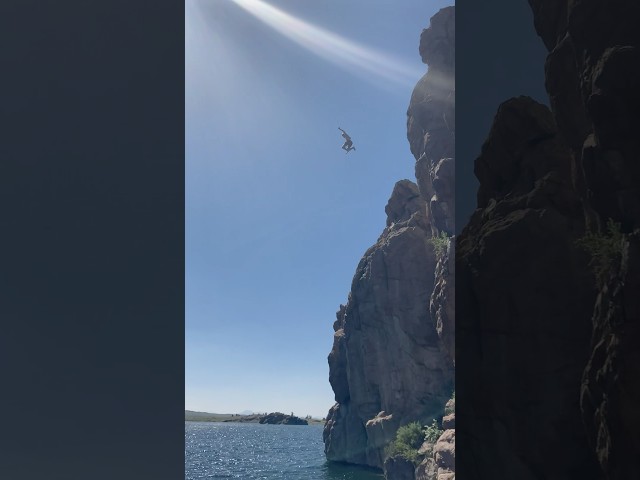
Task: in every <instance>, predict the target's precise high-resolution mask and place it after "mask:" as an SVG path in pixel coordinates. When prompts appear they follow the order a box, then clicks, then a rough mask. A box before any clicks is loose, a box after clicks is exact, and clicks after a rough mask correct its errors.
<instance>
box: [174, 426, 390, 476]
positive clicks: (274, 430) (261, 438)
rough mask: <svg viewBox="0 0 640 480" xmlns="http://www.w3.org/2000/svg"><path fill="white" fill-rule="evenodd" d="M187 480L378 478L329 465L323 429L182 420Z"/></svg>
mask: <svg viewBox="0 0 640 480" xmlns="http://www.w3.org/2000/svg"><path fill="white" fill-rule="evenodd" d="M184 427H185V480H201V479H215V478H239V479H242V480H381V479H383V478H384V477H383V476H382V475H380V474H377V473H373V472H371V471H369V470H363V469H358V468H356V467H350V466H345V465H337V464H333V463H328V462H327V461H326V458H325V456H324V444H323V443H322V425H308V426H306V425H260V424H255V423H209V422H185V424H184Z"/></svg>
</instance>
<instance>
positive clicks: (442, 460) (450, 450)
mask: <svg viewBox="0 0 640 480" xmlns="http://www.w3.org/2000/svg"><path fill="white" fill-rule="evenodd" d="M451 416H453V415H450V416H449V417H451ZM445 418H446V417H445ZM452 422H453V423H454V424H455V417H454V419H453V420H451V419H449V421H448V424H449V425H451V423H452ZM444 425H445V423H444V421H443V428H444ZM455 445H456V431H455V429H453V428H449V429H446V430H445V431H444V432H443V433H442V435H440V437H439V438H438V440H436V442H435V443H431V442H429V441H425V442H424V443H423V444H422V446H421V447H420V449H419V450H418V454H419V455H421V456H423V459H422V461H421V462H420V464H419V465H418V467H417V468H416V470H415V478H416V480H449V479H453V478H455V472H456V451H455V450H456V448H455Z"/></svg>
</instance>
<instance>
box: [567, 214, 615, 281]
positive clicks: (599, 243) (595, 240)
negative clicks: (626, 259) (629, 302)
mask: <svg viewBox="0 0 640 480" xmlns="http://www.w3.org/2000/svg"><path fill="white" fill-rule="evenodd" d="M624 242H625V235H624V233H622V231H621V229H620V224H619V223H616V222H614V221H613V219H611V218H610V219H609V221H608V222H607V228H606V231H605V232H597V233H592V232H589V233H587V234H586V235H585V236H584V237H583V238H581V239H579V240H577V241H576V244H577V245H578V246H579V247H581V248H582V249H584V250H586V251H587V253H588V254H589V255H591V261H590V265H591V267H592V268H593V273H594V274H595V276H596V280H597V281H598V283H600V284H602V283H604V282H605V281H606V279H607V276H608V275H609V274H610V273H611V272H612V270H613V269H615V268H617V265H619V263H620V260H621V258H622V251H623V249H624Z"/></svg>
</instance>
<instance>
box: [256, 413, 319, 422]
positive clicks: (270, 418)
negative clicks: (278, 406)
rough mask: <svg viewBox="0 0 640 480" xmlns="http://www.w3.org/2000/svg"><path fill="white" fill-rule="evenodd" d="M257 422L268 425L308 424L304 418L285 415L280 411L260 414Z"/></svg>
mask: <svg viewBox="0 0 640 480" xmlns="http://www.w3.org/2000/svg"><path fill="white" fill-rule="evenodd" d="M259 423H262V424H268V425H309V422H307V421H306V420H304V419H302V418H299V417H296V416H294V415H285V414H284V413H280V412H273V413H268V414H267V415H261V416H260V420H259Z"/></svg>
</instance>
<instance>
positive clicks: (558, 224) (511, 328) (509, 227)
mask: <svg viewBox="0 0 640 480" xmlns="http://www.w3.org/2000/svg"><path fill="white" fill-rule="evenodd" d="M514 127H517V128H514ZM570 158H571V154H570V151H569V149H568V148H567V147H566V146H565V144H564V143H563V140H562V138H561V137H560V136H559V135H558V132H557V129H556V126H555V122H554V120H553V117H552V116H551V114H550V112H549V111H548V110H547V109H546V107H544V106H543V105H541V104H538V103H536V102H534V101H533V100H531V99H529V98H527V97H520V98H516V99H511V100H509V101H507V102H505V103H504V104H503V105H501V106H500V108H499V109H498V113H497V114H496V118H495V120H494V123H493V126H492V128H491V131H490V134H489V138H488V139H487V141H486V142H485V145H484V146H483V148H482V153H481V155H480V157H479V158H478V159H477V160H476V173H477V176H478V178H479V180H480V188H479V192H480V193H479V195H478V201H479V204H480V206H481V207H483V208H479V209H478V210H476V211H475V212H474V214H473V216H472V218H471V220H470V222H469V224H468V225H467V226H466V227H465V228H464V230H463V232H462V233H461V235H460V236H459V237H458V242H457V248H456V250H457V252H456V253H457V258H456V276H457V278H458V281H457V292H456V296H457V300H458V302H457V304H456V308H457V310H456V317H457V331H456V348H457V350H458V352H462V353H461V354H460V355H459V356H458V363H457V365H456V369H457V371H456V375H457V379H458V381H457V388H456V389H457V392H456V393H457V394H458V396H459V399H460V400H459V401H460V402H463V403H461V404H460V405H462V408H461V409H458V411H457V412H456V415H457V416H458V417H459V418H458V419H457V420H458V421H457V435H458V440H459V441H458V445H459V447H460V448H461V449H464V451H465V452H466V453H465V455H463V456H462V457H461V459H460V460H461V461H460V463H459V465H458V473H459V474H460V476H461V477H462V476H466V475H471V473H470V472H474V474H477V475H480V478H485V477H486V478H522V479H528V478H532V479H533V478H551V477H554V476H558V478H593V472H594V471H595V468H594V464H593V458H592V456H591V455H590V452H589V450H588V448H587V439H586V435H585V434H584V432H583V429H582V419H581V417H580V412H579V410H578V409H577V408H576V400H577V398H576V393H577V392H578V391H579V388H580V379H581V375H582V370H583V368H584V365H585V363H586V360H587V358H588V352H589V338H590V335H591V331H590V330H591V328H590V325H589V322H588V320H587V319H588V318H589V314H590V311H591V309H592V305H593V301H594V298H595V289H594V287H593V283H592V277H591V272H590V271H589V268H588V266H587V264H588V257H587V256H586V254H585V252H583V251H581V250H579V249H577V247H576V243H575V242H576V241H577V240H578V239H579V238H581V237H582V236H583V234H584V217H583V212H582V208H581V204H580V201H579V198H578V197H577V195H576V193H575V191H574V190H573V186H572V182H571V170H570V168H568V166H567V165H569V161H570ZM464 399H473V401H472V402H471V403H468V404H465V403H464ZM523 409H526V411H527V412H528V413H527V415H523V414H522V411H523ZM543 418H544V422H542V421H541V419H543ZM532 432H535V434H532ZM486 439H491V441H486ZM562 445H571V446H572V448H571V449H564V450H563V455H557V451H558V449H559V448H561V446H562ZM470 452H471V453H470ZM471 459H473V462H474V463H473V465H471V464H467V463H465V461H466V460H468V461H469V462H471V461H472V460H471ZM554 478H555V477H554Z"/></svg>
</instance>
